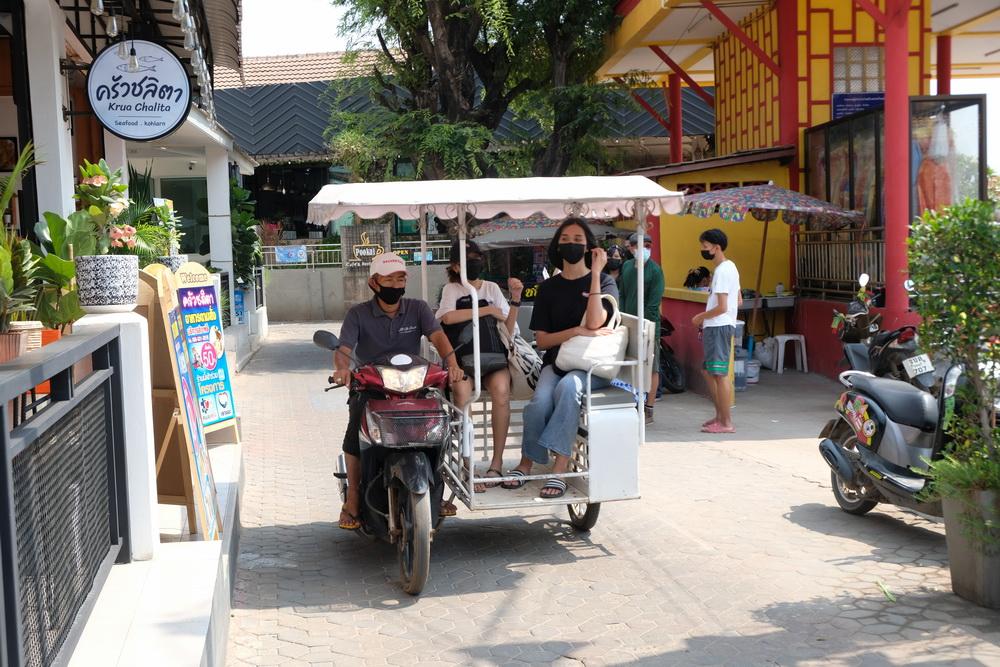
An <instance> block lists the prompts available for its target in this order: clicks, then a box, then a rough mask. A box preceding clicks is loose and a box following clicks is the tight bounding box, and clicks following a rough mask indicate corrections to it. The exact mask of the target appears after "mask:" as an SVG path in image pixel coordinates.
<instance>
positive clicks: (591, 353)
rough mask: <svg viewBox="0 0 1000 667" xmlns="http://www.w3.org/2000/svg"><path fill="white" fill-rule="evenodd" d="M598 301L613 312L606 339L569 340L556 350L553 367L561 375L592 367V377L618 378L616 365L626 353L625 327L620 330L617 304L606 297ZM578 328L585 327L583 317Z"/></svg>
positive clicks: (597, 337) (620, 320)
mask: <svg viewBox="0 0 1000 667" xmlns="http://www.w3.org/2000/svg"><path fill="white" fill-rule="evenodd" d="M601 299H607V300H608V301H610V302H611V305H612V307H613V308H614V310H613V311H612V313H611V321H610V322H608V325H607V327H606V328H608V329H611V330H612V333H611V334H608V335H607V336H573V337H572V338H570V339H569V340H568V341H566V342H565V343H563V344H562V345H560V346H559V354H558V355H557V356H556V367H557V368H558V369H559V370H561V371H588V370H590V369H591V368H592V367H593V369H594V375H596V376H598V377H602V378H605V379H606V380H613V379H615V378H616V377H618V373H619V372H620V371H621V366H618V365H615V364H616V363H617V362H621V361H624V360H625V351H626V350H627V349H628V327H625V326H622V314H621V311H620V310H618V301H617V300H616V299H615V298H614V297H613V296H611V295H610V294H602V295H601ZM582 324H583V325H584V326H586V324H587V315H586V314H584V316H583V322H582Z"/></svg>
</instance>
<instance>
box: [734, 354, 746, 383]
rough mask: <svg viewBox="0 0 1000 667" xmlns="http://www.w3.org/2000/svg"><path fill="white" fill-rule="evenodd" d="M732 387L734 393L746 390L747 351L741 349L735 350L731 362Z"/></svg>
mask: <svg viewBox="0 0 1000 667" xmlns="http://www.w3.org/2000/svg"><path fill="white" fill-rule="evenodd" d="M733 385H734V388H735V389H736V391H745V390H746V388H747V351H746V350H745V349H744V348H742V347H738V348H736V355H735V359H734V360H733Z"/></svg>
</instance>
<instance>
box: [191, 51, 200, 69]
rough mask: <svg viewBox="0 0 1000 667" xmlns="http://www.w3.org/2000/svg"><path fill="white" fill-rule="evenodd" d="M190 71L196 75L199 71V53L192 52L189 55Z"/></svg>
mask: <svg viewBox="0 0 1000 667" xmlns="http://www.w3.org/2000/svg"><path fill="white" fill-rule="evenodd" d="M191 69H192V70H194V72H195V73H196V74H197V73H198V70H200V69H201V52H200V51H194V52H192V53H191Z"/></svg>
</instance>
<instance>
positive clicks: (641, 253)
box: [620, 234, 663, 424]
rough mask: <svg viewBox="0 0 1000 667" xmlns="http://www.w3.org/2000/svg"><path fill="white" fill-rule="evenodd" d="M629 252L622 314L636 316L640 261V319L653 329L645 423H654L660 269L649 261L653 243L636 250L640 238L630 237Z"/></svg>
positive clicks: (647, 240)
mask: <svg viewBox="0 0 1000 667" xmlns="http://www.w3.org/2000/svg"><path fill="white" fill-rule="evenodd" d="M628 245H629V249H630V250H631V251H632V254H633V255H634V256H635V259H630V260H629V261H627V262H625V265H624V266H623V267H622V277H621V281H620V287H621V293H622V304H621V309H622V312H623V313H628V314H629V315H635V316H636V317H638V316H639V270H638V268H637V267H636V262H638V261H640V260H641V261H642V262H643V267H642V270H643V288H644V290H645V293H644V298H643V300H644V301H645V303H644V304H643V305H642V316H643V317H645V318H646V319H647V320H649V321H650V322H652V323H653V325H654V326H655V327H656V330H655V333H654V335H653V350H654V352H653V368H652V373H651V375H650V380H649V390H648V393H647V394H646V405H645V406H644V409H645V414H646V423H647V424H650V423H652V421H653V404H654V402H655V401H656V390H657V389H658V388H659V386H660V302H661V301H662V300H663V269H661V268H660V265H659V264H657V263H656V262H655V261H653V259H652V255H653V241H652V240H651V239H650V238H649V237H648V236H646V237H645V238H643V243H642V245H643V247H642V250H639V247H638V245H639V236H638V234H633V235H632V236H631V238H629V240H628Z"/></svg>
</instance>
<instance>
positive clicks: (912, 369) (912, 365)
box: [903, 354, 934, 378]
mask: <svg viewBox="0 0 1000 667" xmlns="http://www.w3.org/2000/svg"><path fill="white" fill-rule="evenodd" d="M903 368H905V369H906V374H907V375H908V376H910V377H911V378H915V377H917V376H918V375H923V374H924V373H933V372H934V364H932V363H931V358H930V357H929V356H927V355H926V354H918V355H917V356H915V357H910V358H909V359H904V360H903Z"/></svg>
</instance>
